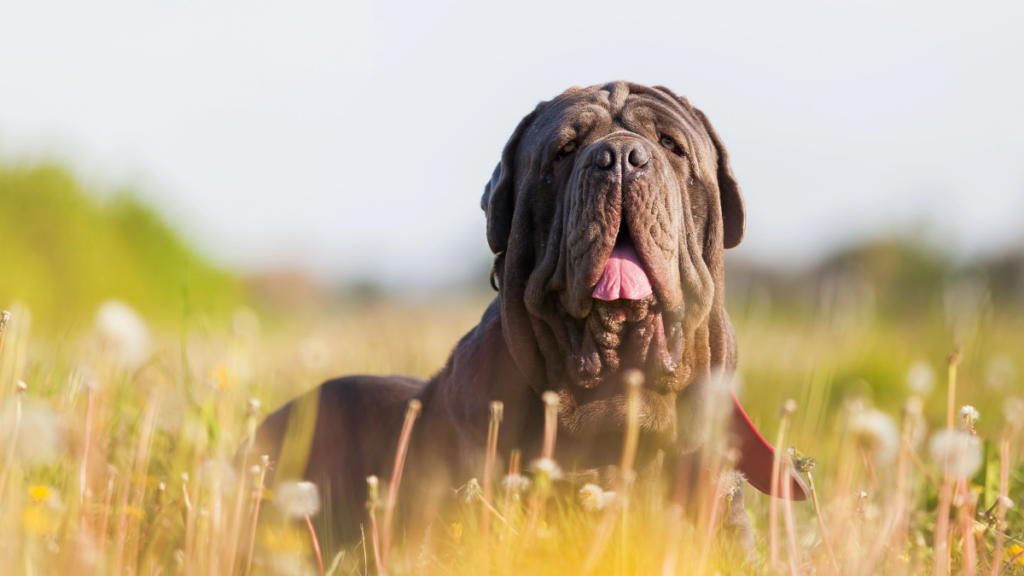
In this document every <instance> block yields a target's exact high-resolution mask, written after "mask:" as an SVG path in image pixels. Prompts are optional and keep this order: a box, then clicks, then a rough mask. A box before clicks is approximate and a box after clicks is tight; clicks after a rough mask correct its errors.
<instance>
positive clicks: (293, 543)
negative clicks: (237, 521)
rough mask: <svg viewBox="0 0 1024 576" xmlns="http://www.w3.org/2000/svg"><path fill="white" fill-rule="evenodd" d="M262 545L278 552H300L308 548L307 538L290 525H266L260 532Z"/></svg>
mask: <svg viewBox="0 0 1024 576" xmlns="http://www.w3.org/2000/svg"><path fill="white" fill-rule="evenodd" d="M260 542H261V543H262V544H263V547H264V548H266V549H267V550H269V551H271V552H276V553H280V554H289V553H292V554H294V553H302V552H305V551H306V550H307V549H308V545H309V543H308V539H307V538H305V537H304V536H303V534H302V533H301V532H299V531H297V530H295V529H294V528H292V527H291V526H288V525H282V526H268V527H267V528H266V529H265V530H263V532H262V533H261V534H260Z"/></svg>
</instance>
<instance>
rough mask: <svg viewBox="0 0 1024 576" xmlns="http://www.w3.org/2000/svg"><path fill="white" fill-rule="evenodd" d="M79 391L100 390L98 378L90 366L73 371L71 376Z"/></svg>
mask: <svg viewBox="0 0 1024 576" xmlns="http://www.w3.org/2000/svg"><path fill="white" fill-rule="evenodd" d="M73 378H74V381H75V382H77V384H78V388H79V390H84V391H93V392H96V391H97V390H99V389H100V377H99V375H97V374H96V370H94V369H93V367H92V366H88V365H82V366H79V367H78V368H76V369H75V372H74V375H73Z"/></svg>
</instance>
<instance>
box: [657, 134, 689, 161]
mask: <svg viewBox="0 0 1024 576" xmlns="http://www.w3.org/2000/svg"><path fill="white" fill-rule="evenodd" d="M661 145H662V146H664V147H665V149H666V150H668V151H669V152H671V153H673V154H675V155H676V156H679V157H682V156H683V155H684V154H685V152H683V147H682V146H680V145H679V144H676V141H675V140H673V139H671V138H669V137H668V136H662V137H661Z"/></svg>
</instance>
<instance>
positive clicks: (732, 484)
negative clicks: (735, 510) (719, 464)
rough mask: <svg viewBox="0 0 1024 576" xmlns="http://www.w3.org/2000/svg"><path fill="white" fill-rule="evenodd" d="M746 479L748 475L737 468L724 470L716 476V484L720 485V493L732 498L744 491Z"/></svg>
mask: <svg viewBox="0 0 1024 576" xmlns="http://www.w3.org/2000/svg"><path fill="white" fill-rule="evenodd" d="M746 479H747V478H746V476H744V475H743V473H742V472H739V471H737V470H723V471H722V472H719V473H718V477H717V478H715V484H717V485H718V491H719V493H721V494H722V496H725V497H726V498H728V499H730V500H731V499H733V498H735V497H736V494H738V493H740V492H742V491H743V482H744V481H746Z"/></svg>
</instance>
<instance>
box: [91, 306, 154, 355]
mask: <svg viewBox="0 0 1024 576" xmlns="http://www.w3.org/2000/svg"><path fill="white" fill-rule="evenodd" d="M93 324H94V326H95V329H96V333H97V334H98V335H99V337H100V339H101V340H102V341H103V344H104V346H105V347H106V348H107V350H108V352H109V353H110V356H111V359H112V360H113V361H115V362H117V363H118V364H120V365H121V366H122V367H123V368H126V369H128V370H135V369H136V368H138V367H139V366H141V365H142V363H143V362H145V361H146V359H147V357H148V356H149V349H150V334H149V326H147V325H146V321H145V320H143V319H142V316H140V315H139V313H138V312H136V311H135V310H134V309H132V307H131V306H129V305H127V304H125V303H124V302H121V301H118V300H108V301H106V302H104V303H103V304H102V305H101V306H100V307H99V310H97V311H96V318H95V320H94V322H93Z"/></svg>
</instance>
